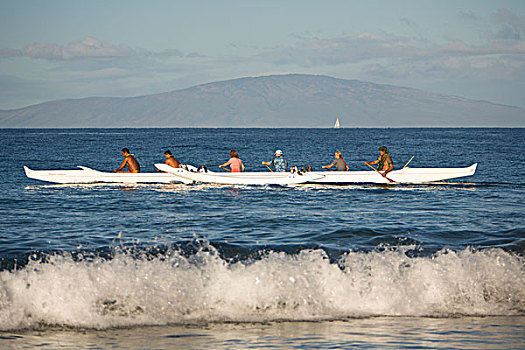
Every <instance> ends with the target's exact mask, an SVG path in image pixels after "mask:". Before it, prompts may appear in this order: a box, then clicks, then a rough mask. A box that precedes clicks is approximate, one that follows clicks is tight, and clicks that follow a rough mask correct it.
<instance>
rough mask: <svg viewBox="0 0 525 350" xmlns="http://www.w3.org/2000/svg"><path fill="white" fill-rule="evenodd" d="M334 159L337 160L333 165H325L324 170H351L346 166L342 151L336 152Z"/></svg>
mask: <svg viewBox="0 0 525 350" xmlns="http://www.w3.org/2000/svg"><path fill="white" fill-rule="evenodd" d="M334 158H335V159H334V161H333V162H332V164H330V165H323V166H322V168H323V169H330V168H331V167H333V166H335V168H336V169H337V171H348V170H350V169H349V168H348V165H346V162H345V161H344V159H343V154H342V153H341V151H335V155H334Z"/></svg>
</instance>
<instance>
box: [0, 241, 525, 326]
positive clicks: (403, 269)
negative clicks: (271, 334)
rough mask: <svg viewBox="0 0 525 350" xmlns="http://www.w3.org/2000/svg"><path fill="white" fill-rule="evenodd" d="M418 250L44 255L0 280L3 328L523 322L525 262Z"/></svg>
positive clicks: (500, 254)
mask: <svg viewBox="0 0 525 350" xmlns="http://www.w3.org/2000/svg"><path fill="white" fill-rule="evenodd" d="M409 250H410V248H406V249H405V248H404V249H401V248H398V249H392V250H383V251H370V252H347V253H344V254H342V255H341V256H340V257H338V259H336V261H334V260H333V259H330V258H329V257H328V255H327V253H326V252H325V251H323V250H321V249H318V250H303V251H300V252H299V253H297V254H289V253H286V252H267V253H264V254H261V255H260V256H259V257H257V258H252V259H243V260H232V259H227V258H222V257H221V256H220V254H219V253H218V251H217V250H216V249H215V248H213V247H211V246H210V245H206V247H201V248H200V249H199V250H197V251H196V252H193V253H191V254H188V253H187V252H184V251H182V250H179V249H173V250H168V251H166V252H164V253H162V254H157V255H155V256H152V255H146V254H142V255H140V254H139V255H137V254H132V253H130V252H125V251H115V252H114V253H113V254H112V256H111V258H109V257H106V258H104V257H101V256H98V257H82V256H75V257H73V256H72V255H71V254H55V255H51V256H48V257H46V258H45V259H44V258H42V257H39V258H35V259H31V260H30V261H29V262H28V263H27V265H25V266H24V267H22V268H18V269H14V270H12V271H7V270H5V271H2V272H0V330H13V329H22V328H45V327H56V326H60V327H82V328H96V329H105V328H111V327H127V326H142V325H166V324H202V323H207V322H266V321H281V320H291V321H294V320H308V321H316V320H338V319H345V318H354V317H373V316H431V317H455V316H459V315H473V316H487V315H524V314H525V267H524V266H525V264H524V262H525V259H524V258H523V257H522V256H518V255H515V254H513V253H509V252H505V251H503V250H501V249H486V250H479V251H476V250H471V249H465V250H461V251H452V250H442V251H440V252H438V253H435V254H433V255H432V256H426V257H421V256H411V254H407V253H408V251H409Z"/></svg>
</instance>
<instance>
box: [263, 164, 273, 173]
mask: <svg viewBox="0 0 525 350" xmlns="http://www.w3.org/2000/svg"><path fill="white" fill-rule="evenodd" d="M264 165H266V164H264ZM266 167H267V168H268V170H270V172H272V173H273V170H272V168H270V167H269V166H268V165H266Z"/></svg>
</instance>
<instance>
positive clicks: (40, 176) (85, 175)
mask: <svg viewBox="0 0 525 350" xmlns="http://www.w3.org/2000/svg"><path fill="white" fill-rule="evenodd" d="M79 168H81V169H79V170H32V169H29V168H28V167H26V166H24V171H25V173H26V176H27V177H29V178H31V179H35V180H41V181H46V182H52V183H59V184H88V183H101V182H102V183H126V184H137V183H165V184H168V183H191V182H192V181H189V180H187V179H185V178H180V177H177V176H175V175H173V174H169V173H107V172H103V171H98V170H94V169H90V168H87V167H83V166H79Z"/></svg>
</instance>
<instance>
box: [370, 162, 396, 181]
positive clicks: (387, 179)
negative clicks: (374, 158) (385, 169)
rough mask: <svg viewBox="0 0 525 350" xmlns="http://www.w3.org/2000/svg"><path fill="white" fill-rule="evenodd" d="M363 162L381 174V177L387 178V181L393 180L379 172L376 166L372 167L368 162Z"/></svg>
mask: <svg viewBox="0 0 525 350" xmlns="http://www.w3.org/2000/svg"><path fill="white" fill-rule="evenodd" d="M365 164H366V165H368V166H369V167H370V168H372V169H374V170H375V171H376V172H377V173H378V174H379V175H381V176H383V177H384V178H385V179H387V180H388V181H390V182H394V180H392V179H389V178H388V177H386V176H384V175H383V174H381V172H380V171H379V170H377V169H376V168H374V167H373V166H371V165H370V164H368V163H366V162H365Z"/></svg>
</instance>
